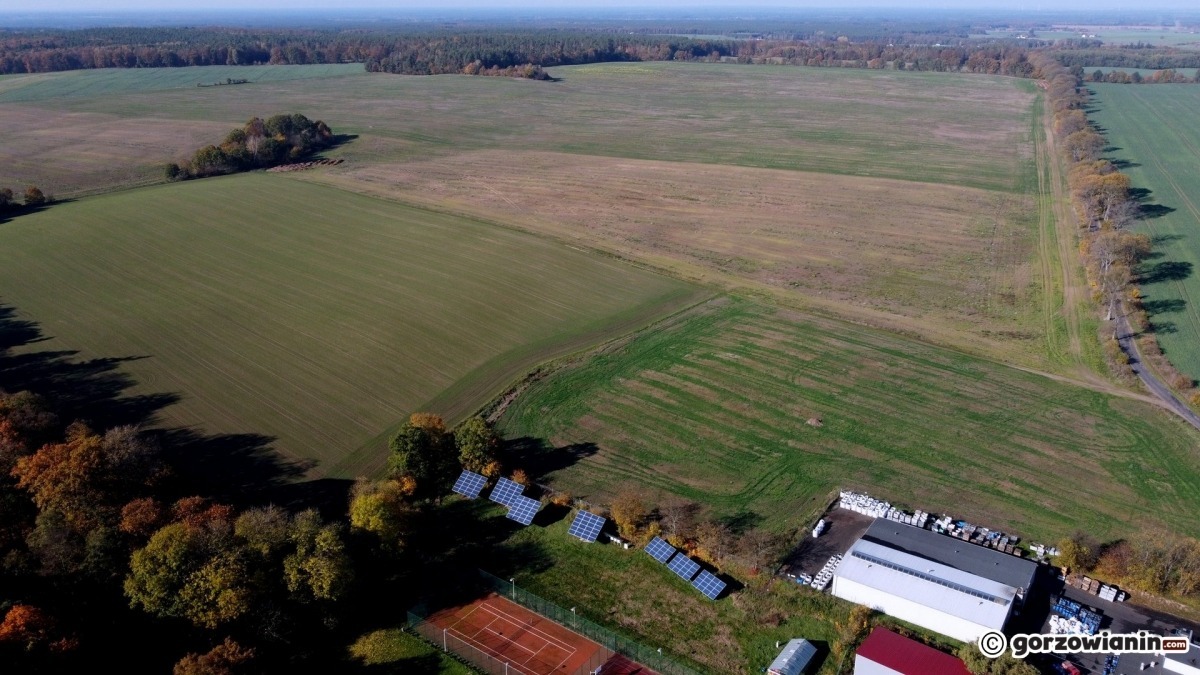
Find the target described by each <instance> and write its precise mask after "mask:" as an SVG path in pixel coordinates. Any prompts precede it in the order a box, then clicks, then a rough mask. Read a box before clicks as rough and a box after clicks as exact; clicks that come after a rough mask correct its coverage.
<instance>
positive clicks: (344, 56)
mask: <svg viewBox="0 0 1200 675" xmlns="http://www.w3.org/2000/svg"><path fill="white" fill-rule="evenodd" d="M843 28H844V27H843ZM831 29H832V27H831ZM640 30H645V28H644V27H643V28H642V29H640ZM921 30H922V29H921V28H919V27H914V26H909V27H905V28H904V29H903V30H896V31H894V32H893V31H890V30H887V29H872V30H870V31H867V32H866V33H863V32H862V31H858V32H855V31H853V30H848V29H847V32H849V33H851V34H853V35H854V36H855V37H854V38H853V39H852V38H851V37H849V36H847V35H846V34H845V33H844V32H829V33H826V32H825V31H824V30H805V31H796V32H792V33H787V32H783V33H779V32H772V33H769V35H770V36H771V37H762V36H761V35H760V34H758V33H755V35H756V39H733V38H729V39H722V38H698V37H688V36H675V35H663V34H661V33H660V34H651V33H643V32H638V31H630V30H624V29H622V30H617V29H615V28H603V29H595V30H580V29H563V28H532V29H530V28H522V29H517V28H508V29H506V28H503V27H493V28H489V29H479V28H475V27H470V28H463V29H459V30H450V29H429V28H420V29H417V28H414V29H407V30H406V29H399V28H396V29H390V30H364V29H353V30H341V31H331V30H301V29H264V30H244V29H224V28H204V29H187V28H122V29H117V28H94V29H86V30H77V31H61V32H57V33H47V32H41V31H39V32H36V33H16V34H10V35H9V36H7V37H5V38H4V39H3V40H0V73H38V72H53V71H61V70H77V69H89V68H162V67H182V66H205V65H257V64H293V65H296V64H313V63H347V62H356V63H363V64H364V65H365V68H366V69H367V70H368V71H372V72H388V73H400V74H413V75H430V74H439V73H460V72H463V71H464V70H465V69H468V68H472V69H473V70H474V72H475V73H482V74H498V73H497V71H505V70H506V69H510V68H513V69H520V68H522V67H525V66H539V67H542V68H545V67H551V66H561V65H573V64H584V63H596V62H604V61H666V60H676V61H697V60H717V59H722V58H729V59H733V60H736V61H738V62H741V63H786V64H791V65H808V66H836V67H857V68H868V67H872V68H883V67H895V68H901V69H908V70H946V71H954V70H966V71H969V72H979V73H993V74H1005V75H1015V76H1028V75H1029V72H1030V71H1031V68H1030V67H1029V66H1028V65H1026V64H1025V63H1024V60H1025V59H1024V54H1025V49H1024V47H1022V46H1018V45H1016V44H1014V43H1012V42H1003V41H996V40H986V41H982V42H974V41H970V40H966V39H964V38H962V37H946V38H944V39H947V40H952V44H950V45H942V44H940V43H937V42H932V40H933V37H932V35H933V34H939V35H941V34H944V33H945V31H941V32H938V31H937V30H936V29H934V28H933V27H927V28H926V29H925V30H928V31H934V32H933V33H929V34H924V33H922V32H921ZM949 32H950V33H951V34H953V35H957V33H961V32H962V31H961V30H959V31H949ZM476 63H478V65H477V66H472V64H476ZM493 69H495V70H493ZM506 74H516V71H509V72H508V73H506Z"/></svg>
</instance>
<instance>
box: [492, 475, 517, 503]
mask: <svg viewBox="0 0 1200 675" xmlns="http://www.w3.org/2000/svg"><path fill="white" fill-rule="evenodd" d="M524 491H525V488H523V487H521V484H520V483H514V482H512V481H511V480H509V479H507V478H501V479H500V480H498V481H496V487H494V488H492V494H490V495H488V499H490V500H492V501H494V502H496V503H497V504H503V505H505V506H512V505H513V500H514V499H516V498H517V497H520V496H521V493H522V492H524Z"/></svg>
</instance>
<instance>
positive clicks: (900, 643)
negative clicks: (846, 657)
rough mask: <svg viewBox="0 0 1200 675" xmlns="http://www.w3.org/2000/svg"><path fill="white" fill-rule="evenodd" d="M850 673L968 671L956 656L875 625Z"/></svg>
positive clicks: (942, 674)
mask: <svg viewBox="0 0 1200 675" xmlns="http://www.w3.org/2000/svg"><path fill="white" fill-rule="evenodd" d="M854 675H971V673H970V671H968V670H967V666H966V665H965V664H964V663H963V662H962V661H961V660H960V659H958V658H956V657H954V656H951V655H949V654H947V653H946V652H939V651H938V650H936V649H934V648H933V647H929V646H926V645H923V644H921V643H920V642H917V641H916V640H910V639H908V638H906V637H904V636H903V635H900V634H898V633H893V632H892V631H890V630H888V629H886V628H876V629H875V630H873V631H871V635H870V636H869V637H868V638H867V639H866V640H864V641H863V643H862V646H860V647H859V648H858V652H857V653H856V654H855V656H854Z"/></svg>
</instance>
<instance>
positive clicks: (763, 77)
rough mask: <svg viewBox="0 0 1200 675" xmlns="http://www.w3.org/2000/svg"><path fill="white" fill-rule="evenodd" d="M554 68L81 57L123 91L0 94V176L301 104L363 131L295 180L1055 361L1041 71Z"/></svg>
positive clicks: (137, 170) (126, 152) (72, 187)
mask: <svg viewBox="0 0 1200 675" xmlns="http://www.w3.org/2000/svg"><path fill="white" fill-rule="evenodd" d="M193 70H194V69H193ZM200 70H203V69H200ZM256 72H257V71H256ZM270 72H272V71H270V70H269V69H267V70H266V71H265V73H270ZM296 72H297V73H299V74H303V73H305V72H309V71H306V70H303V69H301V70H298V71H296ZM554 73H555V75H556V76H558V77H560V78H562V81H560V82H554V83H544V82H527V81H513V80H510V79H507V78H469V77H463V76H438V77H399V76H389V75H357V74H356V75H347V76H345V77H328V78H324V79H307V80H292V81H285V80H284V79H283V78H282V76H280V77H276V78H275V80H276V81H266V79H267V78H266V75H265V74H264V75H263V77H262V80H263V81H260V82H258V83H256V84H254V85H253V86H231V87H214V88H207V89H198V88H196V87H183V88H172V89H164V88H162V87H163V86H165V85H164V84H163V83H162V82H159V80H157V79H155V78H160V77H168V78H169V77H183V75H187V73H183V74H180V75H178V76H175V75H173V74H172V73H167V74H165V75H158V74H157V73H150V74H148V75H145V76H143V77H145V78H146V79H145V81H141V80H139V79H138V77H139V76H138V75H137V74H136V73H133V74H127V73H125V72H118V73H111V72H109V71H105V72H96V73H91V72H88V73H80V74H76V75H75V76H74V79H73V80H72V81H74V80H78V81H80V82H86V81H89V78H91V79H95V80H97V81H102V80H104V78H110V77H116V76H120V77H122V78H124V79H123V80H122V81H121V82H118V83H111V85H110V88H115V89H114V91H118V92H119V93H112V94H110V93H106V91H107V90H106V89H105V88H104V86H101V84H97V85H96V86H95V87H82V85H79V86H81V87H82V90H84V91H88V92H90V95H89V96H82V95H81V96H75V97H71V96H67V97H64V98H61V99H57V100H54V101H53V103H54V105H53V107H52V108H48V107H47V103H46V102H45V101H38V100H35V99H36V98H37V96H36V95H37V94H38V91H43V93H45V94H46V95H49V94H50V93H53V92H54V91H56V89H55V88H56V87H59V86H64V87H65V84H63V83H59V82H57V81H55V80H50V81H47V82H46V83H44V84H30V85H28V86H25V87H22V88H20V89H16V90H14V91H13V92H12V95H14V96H15V95H17V94H20V93H21V92H24V96H25V97H26V98H27V99H29V100H28V101H27V102H24V103H8V104H4V103H0V114H4V115H6V116H7V119H9V120H10V121H11V122H10V125H11V126H13V127H15V128H16V129H17V133H14V134H13V140H12V142H11V143H10V144H7V145H6V146H5V147H4V148H0V185H2V184H6V183H7V184H10V185H13V186H14V187H17V186H21V185H24V184H27V183H36V184H38V185H40V186H42V187H43V189H47V190H50V191H51V192H54V193H56V194H58V195H60V196H69V195H71V194H84V193H88V192H91V191H95V190H102V189H106V186H113V185H122V186H128V185H131V184H144V183H148V182H152V181H155V180H161V174H162V169H161V166H162V163H163V162H165V161H167V160H181V159H184V158H186V157H187V156H188V154H189V153H190V152H191V151H192V150H193V149H194V148H196V147H199V146H202V145H204V144H206V143H209V142H212V141H214V140H216V139H219V138H221V137H223V135H224V134H225V133H226V132H227V131H228V129H229V128H231V127H232V126H234V125H235V124H237V123H239V122H241V121H243V120H245V119H246V118H247V117H249V116H250V115H253V114H264V115H265V114H270V113H272V112H276V111H292V110H294V111H301V112H304V113H305V114H307V115H309V116H310V117H314V118H321V119H324V120H325V121H327V122H329V123H330V124H331V125H333V128H334V129H335V131H338V132H340V133H347V134H353V135H355V136H356V138H355V139H354V140H353V141H351V142H350V143H347V144H345V145H343V146H342V147H340V148H337V149H336V150H333V151H332V152H331V153H330V154H332V155H334V156H337V157H341V158H343V159H345V160H347V161H346V163H345V164H343V165H342V166H340V167H337V168H335V169H330V170H322V171H318V172H310V173H305V174H297V175H296V176H295V178H296V179H300V180H313V181H320V182H327V183H330V184H334V185H336V186H337V187H341V188H345V189H348V190H353V191H359V192H364V193H368V194H372V195H374V196H381V197H385V198H389V199H395V200H399V201H402V202H406V203H412V204H417V205H420V206H425V207H428V208H431V209H434V210H439V211H447V212H451V213H458V214H465V215H468V216H472V217H478V218H480V219H482V220H487V221H491V222H499V223H501V224H504V225H508V226H511V227H515V228H517V229H525V230H530V231H533V232H535V233H536V234H542V235H546V234H548V235H551V236H553V237H557V238H560V239H562V240H564V241H567V242H569V243H572V244H575V245H580V246H584V247H588V248H596V249H600V250H602V251H604V252H606V253H614V254H617V255H620V256H622V257H626V258H629V259H633V260H637V261H639V262H642V263H645V264H647V265H651V266H655V267H659V268H663V269H666V270H668V271H670V272H672V273H674V274H676V275H679V276H682V277H684V278H687V279H702V280H705V281H708V282H713V283H716V284H719V285H721V286H722V287H724V288H726V289H729V290H738V291H748V292H752V293H766V294H769V295H772V296H774V297H776V298H777V299H779V300H781V301H783V302H785V303H787V304H791V305H794V306H799V307H805V308H812V309H818V310H820V311H823V312H832V313H835V314H838V315H841V316H846V317H848V318H851V319H853V320H855V321H859V322H863V323H867V324H870V325H873V326H879V327H884V328H889V329H894V330H898V331H902V332H904V333H907V334H911V335H920V336H923V337H925V338H926V339H929V340H933V341H936V342H939V343H942V344H949V345H953V346H955V347H957V348H961V349H968V350H972V351H975V352H981V353H985V354H987V355H989V356H991V357H993V358H1001V359H1004V360H1008V361H1016V362H1021V363H1024V364H1026V365H1030V366H1032V367H1038V368H1047V369H1055V368H1058V367H1059V364H1058V363H1057V362H1056V361H1055V359H1054V357H1053V356H1047V354H1046V350H1045V349H1042V345H1043V344H1044V343H1045V342H1046V334H1047V331H1048V330H1053V328H1052V326H1050V325H1049V324H1048V323H1047V321H1046V319H1045V317H1044V316H1042V314H1041V313H1040V312H1039V311H1038V307H1039V306H1040V305H1042V304H1044V303H1043V302H1042V300H1041V298H1042V297H1044V296H1046V295H1047V294H1049V293H1053V292H1054V291H1053V282H1052V281H1051V280H1047V279H1046V278H1044V276H1043V275H1042V274H1040V273H1039V267H1038V265H1037V259H1036V258H1037V252H1036V247H1037V237H1036V229H1037V228H1036V227H1035V220H1036V208H1035V201H1036V199H1037V198H1038V195H1037V181H1036V179H1035V170H1034V158H1033V151H1032V146H1033V141H1034V134H1035V130H1036V127H1037V126H1038V125H1037V122H1036V120H1034V119H1033V115H1032V107H1033V103H1034V101H1035V98H1034V94H1033V93H1032V90H1033V88H1032V86H1031V85H1030V83H1028V82H1024V81H1020V80H1013V79H1006V78H988V77H978V76H968V75H959V74H946V73H907V72H900V73H897V72H880V71H865V70H862V71H859V70H845V69H836V70H833V69H822V68H794V67H773V66H740V65H731V64H676V63H629V64H624V63H610V64H595V65H588V66H578V67H567V68H560V69H556V70H555V71H554ZM223 74H225V71H224V70H222V71H221V72H217V73H215V74H213V75H208V74H205V73H199V74H195V75H190V76H189V77H192V78H193V79H195V78H200V79H208V78H211V79H217V78H219V76H221V75H223ZM139 87H140V88H141V89H143V91H140V92H139V91H138V88H139ZM63 91H70V90H67V89H63ZM746 101H753V102H754V105H747V104H746Z"/></svg>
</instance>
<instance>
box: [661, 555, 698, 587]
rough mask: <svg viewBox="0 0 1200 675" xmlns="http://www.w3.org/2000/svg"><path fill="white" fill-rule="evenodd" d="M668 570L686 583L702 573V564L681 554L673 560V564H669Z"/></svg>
mask: <svg viewBox="0 0 1200 675" xmlns="http://www.w3.org/2000/svg"><path fill="white" fill-rule="evenodd" d="M667 569H669V570H671V571H672V572H674V573H675V574H678V575H679V576H680V577H682V578H683V580H684V581H691V580H692V577H694V576H696V572H699V571H700V563H698V562H696V561H695V560H692V559H691V558H689V557H687V556H686V555H684V554H682V553H680V554H679V555H677V556H675V557H674V558H672V559H671V562H670V563H668V564H667Z"/></svg>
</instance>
